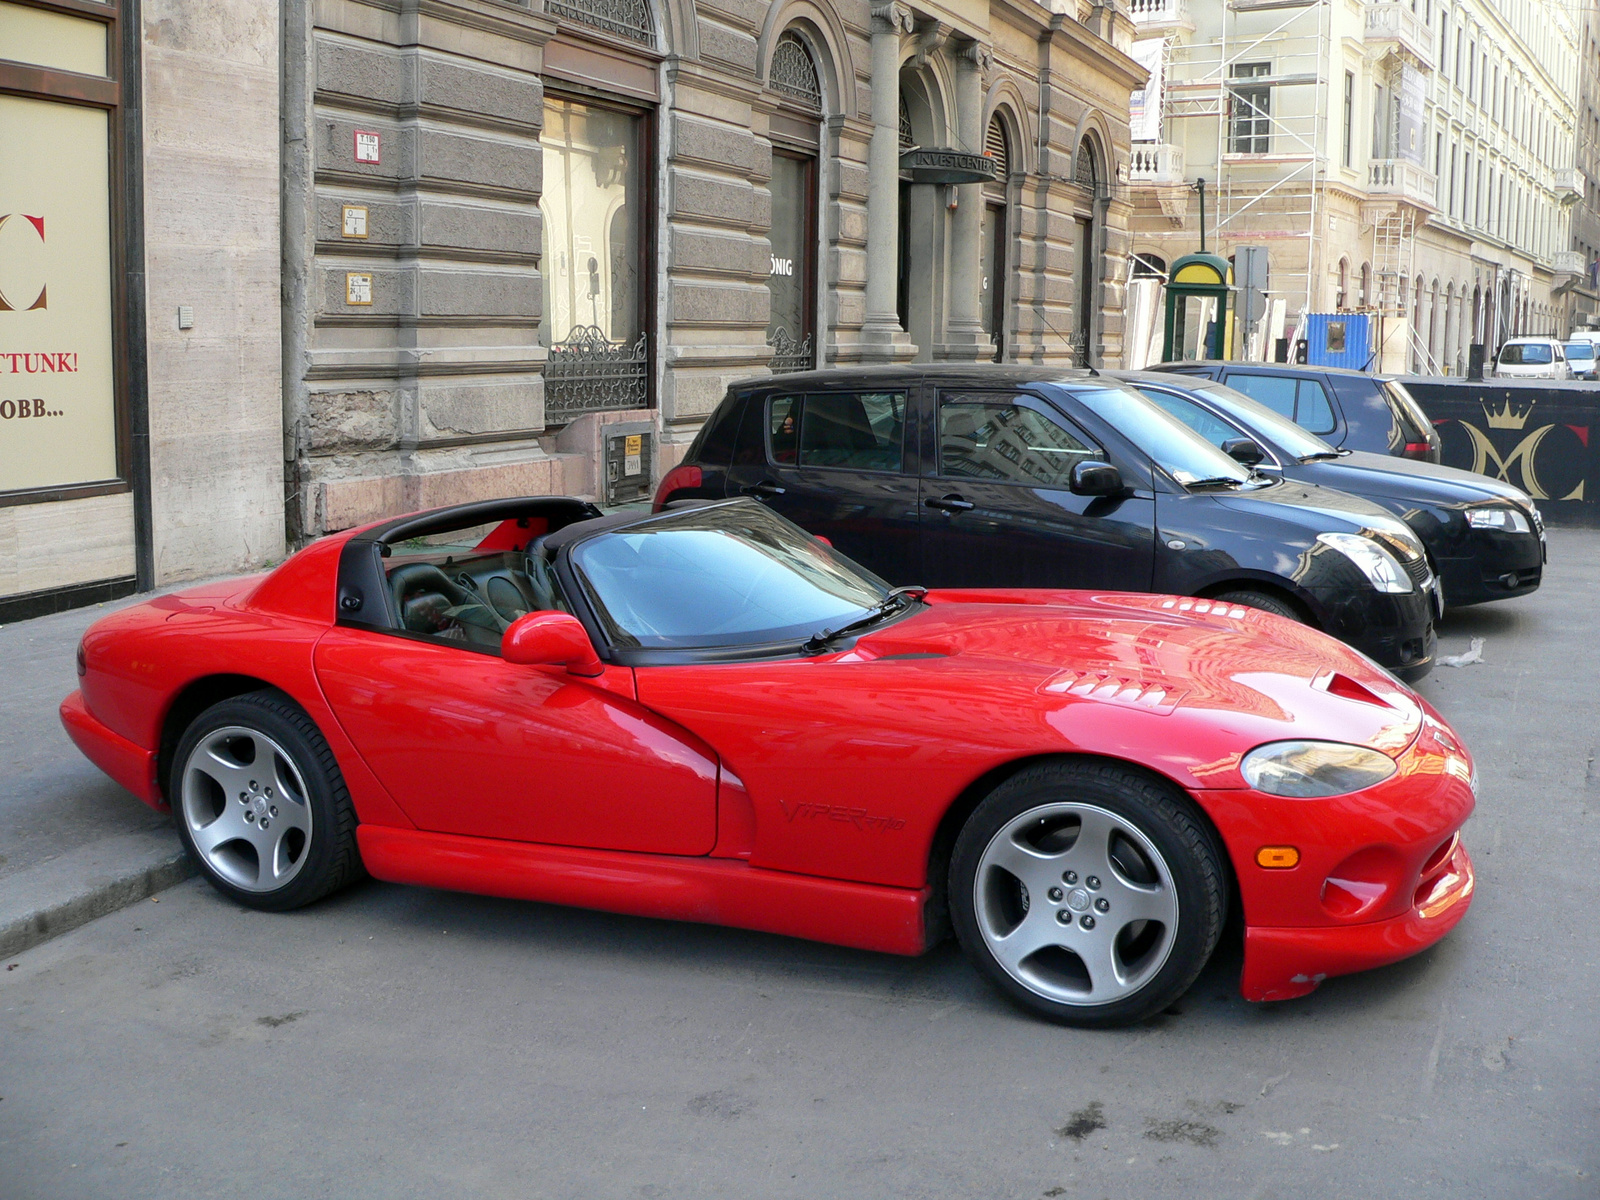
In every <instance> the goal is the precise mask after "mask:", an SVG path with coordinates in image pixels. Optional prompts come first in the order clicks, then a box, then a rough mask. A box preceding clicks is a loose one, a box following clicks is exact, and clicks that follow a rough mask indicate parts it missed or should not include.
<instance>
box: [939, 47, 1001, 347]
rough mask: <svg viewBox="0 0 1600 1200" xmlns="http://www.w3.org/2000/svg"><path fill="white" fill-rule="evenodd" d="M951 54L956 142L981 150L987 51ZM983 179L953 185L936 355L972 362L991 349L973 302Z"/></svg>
mask: <svg viewBox="0 0 1600 1200" xmlns="http://www.w3.org/2000/svg"><path fill="white" fill-rule="evenodd" d="M955 57H956V97H955V99H956V147H957V149H960V150H965V151H967V152H969V153H971V154H982V153H983V73H984V69H985V68H986V67H987V66H988V65H989V60H990V53H989V51H988V50H986V49H985V48H984V47H983V46H981V45H979V44H978V43H977V42H968V43H967V44H966V45H965V46H963V47H961V49H960V51H959V52H958V53H957V55H956V56H955ZM982 239H983V184H981V183H963V184H959V185H957V187H956V214H955V220H954V221H953V222H952V223H951V229H950V319H949V323H948V325H947V326H946V329H945V345H944V346H943V347H942V350H943V353H942V355H941V357H943V358H947V359H956V360H961V361H965V362H972V361H974V360H976V359H979V358H984V359H987V358H991V357H993V355H994V340H993V339H992V338H990V336H989V335H988V334H987V333H985V332H984V331H983V321H982V320H981V319H980V317H979V313H978V305H979V301H980V297H981V295H982V284H983V280H982V275H981V263H982V246H981V245H980V242H981V241H982Z"/></svg>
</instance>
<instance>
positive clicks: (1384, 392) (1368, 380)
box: [1151, 360, 1440, 463]
mask: <svg viewBox="0 0 1600 1200" xmlns="http://www.w3.org/2000/svg"><path fill="white" fill-rule="evenodd" d="M1151 370H1153V371H1173V372H1176V373H1177V374H1180V375H1200V376H1203V377H1204V378H1206V379H1215V380H1216V381H1217V382H1218V383H1225V384H1227V385H1228V386H1229V387H1231V388H1233V389H1234V390H1235V391H1238V392H1243V393H1244V394H1245V395H1246V396H1249V397H1250V398H1251V399H1252V400H1258V401H1260V402H1261V403H1262V404H1265V405H1266V406H1267V407H1268V408H1270V409H1272V411H1273V412H1275V413H1277V414H1279V415H1280V416H1284V417H1288V418H1289V420H1291V421H1293V422H1294V423H1295V424H1297V425H1299V426H1301V427H1302V428H1303V429H1306V430H1309V431H1310V432H1311V433H1314V434H1316V435H1317V436H1318V437H1320V438H1322V439H1323V440H1325V441H1327V442H1328V443H1329V444H1330V445H1332V446H1334V447H1335V448H1336V449H1340V450H1366V451H1368V452H1370V453H1372V454H1388V455H1393V456H1394V457H1396V458H1414V459H1416V460H1417V461H1418V462H1430V463H1436V462H1438V461H1439V455H1440V443H1439V433H1438V431H1437V430H1435V429H1434V427H1433V425H1432V423H1431V422H1430V421H1429V420H1428V417H1427V414H1426V413H1424V412H1423V411H1422V407H1421V405H1419V404H1418V403H1417V401H1416V399H1415V398H1414V397H1413V396H1412V395H1411V393H1410V392H1408V391H1406V389H1405V385H1404V384H1403V383H1401V382H1400V381H1399V380H1397V379H1395V378H1394V376H1392V375H1368V374H1367V373H1366V372H1365V371H1351V370H1347V369H1346V368H1344V367H1297V366H1290V365H1286V364H1283V363H1253V362H1217V361H1214V360H1208V361H1204V362H1181V363H1162V364H1160V365H1159V366H1155V367H1152V368H1151Z"/></svg>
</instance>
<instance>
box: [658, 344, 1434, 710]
mask: <svg viewBox="0 0 1600 1200" xmlns="http://www.w3.org/2000/svg"><path fill="white" fill-rule="evenodd" d="M739 495H752V496H755V497H756V498H758V499H759V500H761V501H762V502H763V503H765V504H767V505H768V506H770V507H771V508H773V509H774V510H776V511H778V512H780V513H782V514H783V515H784V516H786V517H788V518H789V519H790V520H792V521H794V522H795V523H796V524H798V525H800V526H801V527H803V528H805V529H807V530H809V531H811V532H812V533H815V534H818V535H821V536H824V537H827V538H828V539H830V540H831V541H832V542H833V544H834V545H836V546H837V547H838V548H839V549H840V550H841V551H843V552H844V553H845V554H848V555H849V556H850V557H851V558H853V559H855V560H856V561H857V562H859V563H861V564H862V565H863V566H865V567H867V568H868V569H869V570H872V571H876V572H877V573H878V574H879V575H881V576H882V577H883V578H885V579H887V580H889V582H891V583H895V584H923V585H926V586H929V587H1049V588H1061V587H1073V588H1096V589H1114V590H1117V591H1136V592H1151V591H1153V592H1162V593H1168V594H1176V595H1184V596H1203V597H1207V598H1212V599H1223V600H1227V601H1228V602H1229V603H1234V604H1243V605H1249V606H1251V607H1255V608H1262V609H1265V610H1267V611H1269V612H1275V613H1279V614H1282V615H1284V616H1290V617H1294V618H1296V619H1299V620H1303V621H1306V622H1308V623H1309V624H1312V625H1314V626H1315V627H1317V628H1319V629H1321V630H1323V631H1324V632H1327V633H1331V634H1333V635H1334V636H1335V637H1337V638H1339V639H1341V640H1343V641H1346V642H1348V643H1350V644H1351V645H1353V646H1355V647H1357V648H1358V649H1360V650H1362V651H1364V652H1365V653H1367V654H1368V655H1370V656H1371V657H1372V658H1374V659H1375V660H1377V661H1378V662H1379V663H1381V664H1382V665H1383V666H1385V667H1387V668H1389V669H1390V670H1392V671H1395V672H1396V673H1398V674H1400V675H1401V676H1402V678H1408V679H1417V678H1420V677H1421V676H1422V675H1425V674H1426V673H1427V672H1428V671H1429V670H1430V669H1431V667H1432V665H1433V656H1434V632H1433V617H1434V613H1435V606H1436V599H1435V596H1436V590H1437V585H1436V582H1435V580H1434V577H1433V574H1432V572H1431V571H1430V570H1429V568H1428V563H1427V554H1426V552H1425V551H1424V549H1423V546H1422V543H1421V542H1420V541H1418V540H1417V537H1416V535H1415V534H1414V533H1412V532H1411V530H1410V528H1409V527H1408V526H1407V525H1406V524H1405V523H1404V522H1403V521H1400V520H1398V519H1397V518H1395V517H1393V516H1391V515H1390V514H1389V513H1387V512H1385V511H1384V510H1383V509H1381V508H1379V507H1378V506H1377V505H1375V504H1372V503H1370V502H1368V501H1365V500H1360V499H1357V498H1356V497H1354V496H1348V495H1345V494H1343V493H1341V492H1330V491H1327V490H1325V489H1322V488H1318V487H1314V486H1312V485H1309V484H1304V483H1300V482H1298V481H1295V480H1290V479H1283V478H1281V477H1273V476H1269V475H1265V474H1262V473H1260V472H1256V471H1253V470H1251V469H1250V468H1248V467H1245V466H1243V465H1241V464H1240V463H1238V462H1237V461H1235V460H1234V459H1232V458H1230V457H1228V455H1226V454H1224V453H1222V452H1221V451H1220V450H1218V449H1217V448H1216V447H1215V446H1213V445H1211V444H1210V443H1209V442H1207V441H1205V440H1204V439H1203V438H1201V437H1200V436H1199V435H1197V434H1196V433H1194V432H1193V431H1192V430H1190V429H1189V428H1188V427H1187V426H1185V425H1184V424H1183V423H1182V422H1180V421H1178V420H1176V419H1175V418H1173V417H1170V416H1168V415H1167V414H1166V413H1165V412H1163V411H1162V410H1161V409H1160V408H1159V407H1157V406H1156V405H1155V404H1153V403H1151V402H1150V401H1149V400H1147V399H1145V398H1144V397H1143V396H1141V395H1139V393H1138V392H1136V391H1134V390H1133V389H1132V388H1130V387H1128V386H1127V385H1125V384H1122V383H1119V382H1117V381H1115V380H1112V379H1108V378H1105V377H1102V376H1097V375H1094V374H1091V373H1089V372H1085V371H1072V370H1063V369H1056V368H1048V367H1014V366H998V365H982V366H958V365H949V366H937V365H934V366H906V367H879V368H859V369H851V370H845V369H838V370H829V371H812V372H806V373H803V374H794V375H777V376H765V377H763V378H760V379H751V380H746V381H744V382H742V383H736V384H734V385H733V386H732V387H730V389H729V391H728V395H727V396H726V398H725V399H724V400H723V402H722V404H721V406H720V407H719V408H718V409H717V411H716V412H715V413H714V414H713V415H712V417H711V419H710V420H709V421H708V422H707V423H706V425H705V427H704V429H703V430H702V431H701V433H700V435H699V437H697V438H696V439H695V441H694V444H693V445H692V446H691V447H690V449H689V452H688V454H687V456H686V457H685V459H684V460H683V462H682V464H681V465H679V466H678V467H676V468H674V469H673V470H671V471H669V472H668V473H667V474H666V476H665V477H664V478H663V479H662V481H661V484H660V487H659V489H658V491H657V493H656V506H657V508H661V507H663V506H665V505H666V504H668V503H670V502H672V501H674V500H678V499H691V498H710V499H722V498H724V497H731V496H739Z"/></svg>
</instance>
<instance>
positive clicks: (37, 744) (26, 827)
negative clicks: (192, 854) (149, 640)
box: [0, 596, 193, 957]
mask: <svg viewBox="0 0 1600 1200" xmlns="http://www.w3.org/2000/svg"><path fill="white" fill-rule="evenodd" d="M144 598H145V597H138V596H136V597H130V598H128V599H126V600H118V601H113V602H111V603H108V604H96V605H91V606H90V607H88V608H80V609H74V610H72V611H71V612H64V613H55V614H53V615H51V616H48V617H38V618H36V619H34V620H32V621H19V622H17V623H15V624H12V625H6V626H0V663H4V664H5V665H4V667H3V668H0V678H3V679H4V689H3V691H0V765H3V768H4V769H3V771H0V957H3V956H5V955H11V954H16V953H18V952H19V951H22V950H25V949H27V948H28V947H29V946H32V945H36V944H37V943H39V942H42V941H44V940H46V939H47V938H51V937H54V936H55V935H57V934H59V933H65V932H66V931H67V930H68V929H72V928H74V927H75V926H78V925H81V924H83V923H84V922H85V921H89V920H92V919H93V918H95V917H98V916H100V915H102V914H104V913H108V912H111V911H113V910H115V909H117V908H121V907H122V906H123V905H125V904H130V903H132V902H133V901H135V900H139V899H142V898H143V897H145V896H148V895H149V894H150V893H151V892H153V891H157V890H159V889H161V888H164V887H169V886H170V885H172V884H174V883H176V882H177V881H178V880H180V879H182V878H184V877H185V876H187V875H189V874H192V870H193V869H192V868H191V867H190V865H189V863H188V862H187V860H186V859H185V858H184V856H183V852H182V849H181V847H180V846H179V843H178V835H177V834H176V833H175V832H174V831H173V829H172V825H171V822H170V821H169V820H168V818H167V817H165V816H163V815H162V814H160V813H157V812H154V811H153V810H151V809H150V808H148V807H147V806H146V805H144V804H142V803H140V802H139V801H138V800H136V799H134V797H133V796H131V795H130V794H129V793H127V792H125V791H123V790H122V788H121V787H119V786H118V785H117V784H115V783H112V782H111V780H109V779H107V778H106V777H105V776H104V775H103V774H101V772H100V770H99V768H98V767H96V766H94V764H92V763H91V762H90V761H89V760H88V759H86V758H84V756H83V755H82V754H80V753H79V752H78V748H77V747H76V746H74V745H73V744H72V742H71V741H70V740H69V739H68V737H67V735H66V732H65V731H64V730H63V729H62V728H61V722H60V720H59V719H58V718H57V717H56V706H57V705H59V704H60V703H61V700H62V698H63V697H64V696H65V695H66V694H67V693H68V692H70V691H72V689H73V688H75V687H77V686H78V679H77V674H76V670H75V667H74V661H75V654H76V651H77V647H78V638H79V637H80V636H82V634H83V631H84V630H85V629H87V628H88V627H89V626H90V625H92V624H93V623H94V622H95V621H96V620H98V619H99V618H100V617H102V616H104V615H105V614H106V613H108V612H114V611H115V610H116V609H118V608H125V607H127V606H128V605H130V604H136V603H138V602H139V601H140V600H141V599H144Z"/></svg>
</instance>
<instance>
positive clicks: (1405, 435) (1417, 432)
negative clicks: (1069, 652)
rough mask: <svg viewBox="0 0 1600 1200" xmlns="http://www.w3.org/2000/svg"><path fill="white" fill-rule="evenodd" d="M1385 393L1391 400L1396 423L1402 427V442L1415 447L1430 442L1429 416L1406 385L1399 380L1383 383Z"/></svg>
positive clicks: (1388, 380)
mask: <svg viewBox="0 0 1600 1200" xmlns="http://www.w3.org/2000/svg"><path fill="white" fill-rule="evenodd" d="M1383 391H1384V394H1385V395H1386V396H1388V398H1389V408H1390V410H1391V411H1393V413H1394V419H1395V423H1396V424H1397V425H1399V427H1400V433H1401V434H1402V438H1401V440H1402V441H1404V442H1408V443H1411V444H1413V445H1415V444H1418V443H1421V442H1426V441H1427V440H1428V429H1429V425H1428V415H1427V413H1425V412H1423V411H1422V405H1420V404H1418V403H1417V399H1416V397H1415V396H1413V395H1412V394H1411V393H1410V392H1408V391H1407V390H1406V387H1405V384H1403V383H1401V382H1400V381H1399V380H1397V379H1386V380H1384V381H1383Z"/></svg>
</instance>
